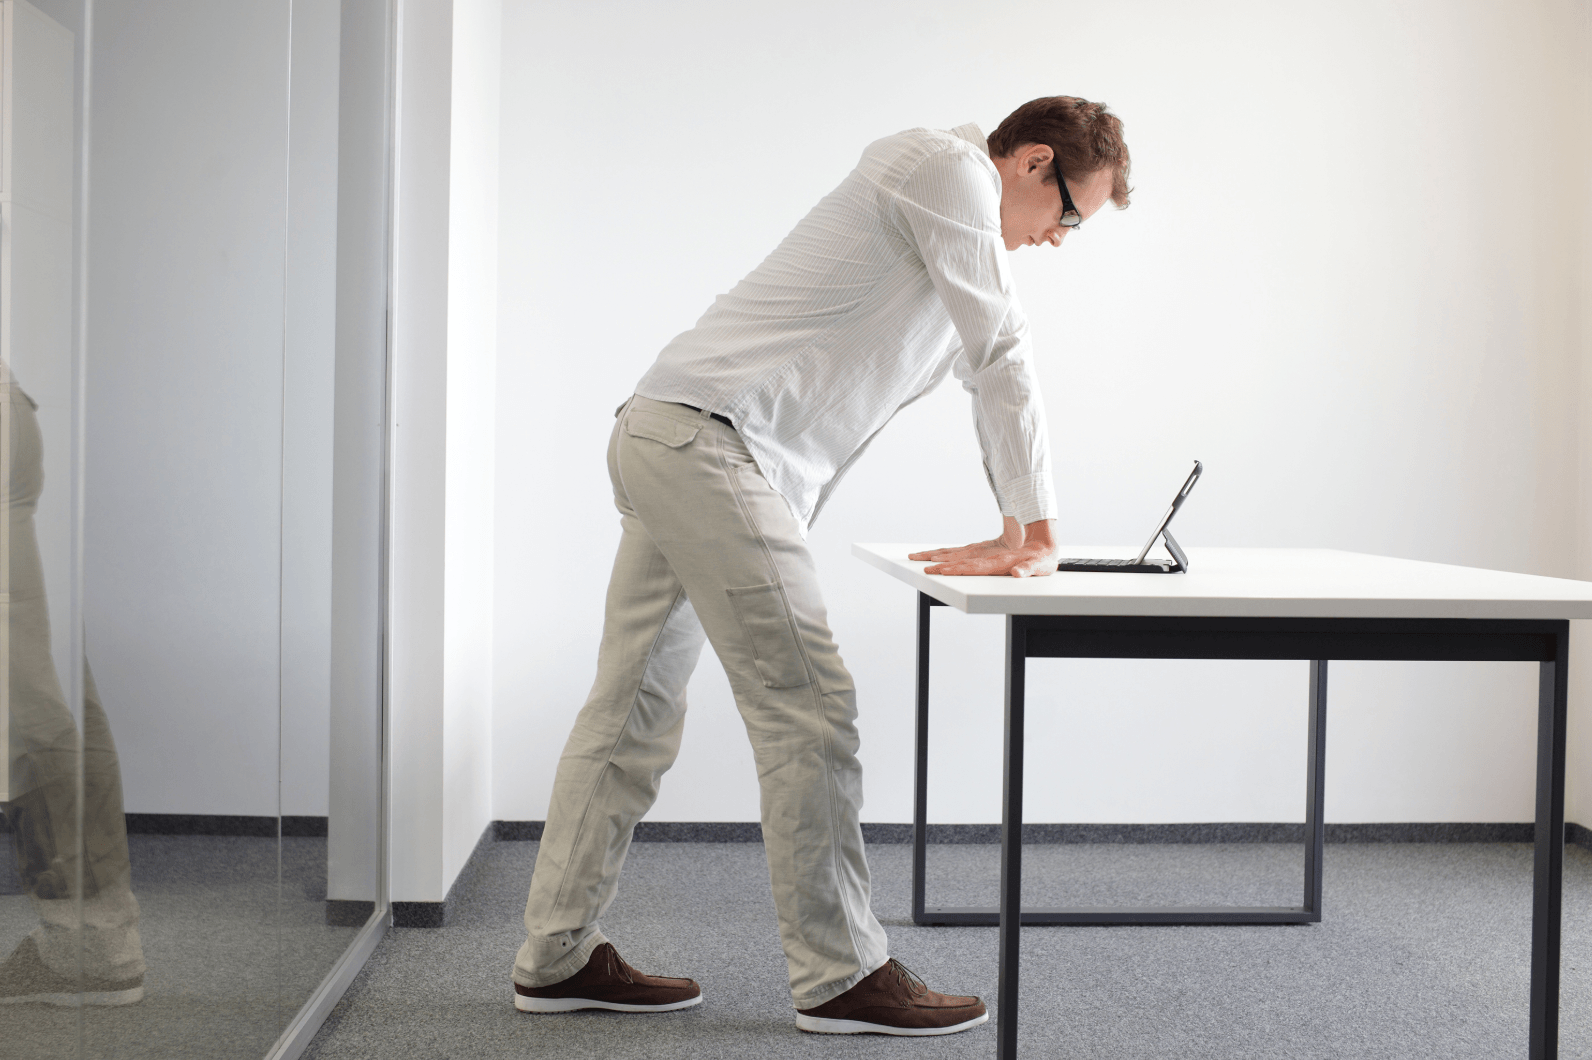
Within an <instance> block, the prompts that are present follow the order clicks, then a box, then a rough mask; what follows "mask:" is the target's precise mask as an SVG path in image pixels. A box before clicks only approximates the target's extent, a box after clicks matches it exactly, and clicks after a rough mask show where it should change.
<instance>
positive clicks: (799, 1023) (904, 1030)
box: [796, 1012, 989, 1038]
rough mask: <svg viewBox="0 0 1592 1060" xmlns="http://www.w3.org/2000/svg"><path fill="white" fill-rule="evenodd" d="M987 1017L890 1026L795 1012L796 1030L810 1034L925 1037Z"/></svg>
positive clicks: (959, 1028) (972, 1023)
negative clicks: (936, 1024) (943, 1024)
mask: <svg viewBox="0 0 1592 1060" xmlns="http://www.w3.org/2000/svg"><path fill="white" fill-rule="evenodd" d="M987 1019H989V1013H988V1012H986V1013H984V1014H983V1015H982V1016H979V1017H978V1018H977V1019H970V1020H968V1021H967V1022H966V1023H958V1024H956V1025H955V1026H952V1027H890V1026H886V1025H885V1024H883V1023H863V1022H862V1021H861V1020H826V1019H822V1018H820V1017H818V1016H804V1015H802V1014H801V1013H800V1012H798V1013H796V1027H797V1029H798V1030H804V1031H807V1032H808V1033H810V1034H899V1035H901V1036H902V1037H904V1038H926V1037H928V1036H929V1035H931V1034H955V1033H956V1032H957V1031H965V1030H967V1029H968V1028H969V1027H977V1026H978V1025H979V1024H980V1023H983V1022H984V1021H985V1020H987Z"/></svg>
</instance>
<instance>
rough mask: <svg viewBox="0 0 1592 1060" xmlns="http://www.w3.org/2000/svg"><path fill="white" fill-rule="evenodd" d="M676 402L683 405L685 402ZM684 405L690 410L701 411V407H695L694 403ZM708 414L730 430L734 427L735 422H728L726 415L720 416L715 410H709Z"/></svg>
mask: <svg viewBox="0 0 1592 1060" xmlns="http://www.w3.org/2000/svg"><path fill="white" fill-rule="evenodd" d="M678 404H681V405H685V402H683V401H681V402H678ZM685 407H686V408H688V409H690V410H691V411H692V412H701V411H702V410H701V409H699V408H697V407H696V406H695V405H685ZM708 415H709V416H712V417H713V418H714V419H716V420H718V421H719V422H720V423H722V424H724V426H726V427H728V428H730V430H732V431H733V430H734V429H735V424H733V423H731V422H730V418H729V417H728V416H720V415H719V414H718V413H717V412H710V413H708Z"/></svg>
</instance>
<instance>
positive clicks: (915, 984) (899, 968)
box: [890, 957, 929, 997]
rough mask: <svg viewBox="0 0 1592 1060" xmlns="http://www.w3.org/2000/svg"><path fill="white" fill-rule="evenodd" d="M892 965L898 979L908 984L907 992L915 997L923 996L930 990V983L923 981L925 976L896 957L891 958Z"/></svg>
mask: <svg viewBox="0 0 1592 1060" xmlns="http://www.w3.org/2000/svg"><path fill="white" fill-rule="evenodd" d="M890 967H891V968H892V969H893V970H894V971H895V974H896V979H897V980H898V981H900V982H902V983H904V984H906V988H907V992H908V993H910V994H912V995H913V996H914V997H922V996H923V995H924V994H927V993H928V992H929V984H928V983H925V982H924V981H923V977H922V976H920V975H919V974H918V973H917V972H914V971H913V970H912V969H911V968H908V967H907V966H906V965H904V964H902V963H901V962H900V961H898V960H896V959H895V958H894V957H891V958H890Z"/></svg>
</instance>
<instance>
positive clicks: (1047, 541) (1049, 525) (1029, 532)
mask: <svg viewBox="0 0 1592 1060" xmlns="http://www.w3.org/2000/svg"><path fill="white" fill-rule="evenodd" d="M1012 521H1013V522H1016V520H1015V519H1014V520H1012ZM1022 534H1023V536H1022V542H1023V547H1024V548H1030V549H1033V550H1034V551H1037V552H1054V551H1055V550H1056V520H1054V519H1039V520H1036V521H1034V522H1032V523H1028V524H1027V525H1025V526H1023V527H1022Z"/></svg>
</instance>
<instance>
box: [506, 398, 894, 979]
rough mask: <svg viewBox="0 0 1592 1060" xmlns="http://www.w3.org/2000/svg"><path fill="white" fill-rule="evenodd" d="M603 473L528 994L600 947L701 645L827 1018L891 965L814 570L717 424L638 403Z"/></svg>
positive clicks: (679, 722) (806, 971)
mask: <svg viewBox="0 0 1592 1060" xmlns="http://www.w3.org/2000/svg"><path fill="white" fill-rule="evenodd" d="M608 472H609V475H610V477H611V478H612V479H613V485H614V502H615V503H616V504H617V505H618V507H619V511H620V515H621V516H622V518H621V526H622V528H623V536H622V537H621V539H620V542H619V554H618V557H617V558H616V559H615V560H614V570H613V577H612V580H611V581H610V583H609V586H608V600H607V611H606V617H605V620H604V626H603V637H602V646H601V648H600V649H599V652H598V661H597V680H596V683H595V684H594V685H593V687H592V691H591V695H590V696H589V697H588V699H587V700H586V705H585V706H584V707H583V708H582V709H581V711H580V714H579V716H578V717H577V718H576V720H575V727H574V731H573V732H571V733H570V736H569V742H568V743H567V744H566V745H565V748H564V753H563V756H562V757H561V758H560V760H559V764H558V773H557V776H556V778H555V780H554V783H553V796H552V801H551V804H550V805H549V807H548V811H547V825H546V828H545V830H544V832H543V835H542V841H541V847H540V849H539V850H538V852H537V857H536V868H535V871H534V872H533V874H532V876H531V889H530V896H529V898H528V899H527V901H526V904H525V929H526V935H527V937H526V941H525V944H524V945H523V946H521V947H520V951H519V954H518V956H517V958H516V960H515V963H514V979H515V981H516V982H518V983H521V984H522V985H525V986H546V985H548V984H550V983H556V982H558V981H559V980H562V979H566V978H568V977H569V976H571V975H573V974H574V973H575V972H577V971H579V970H580V969H581V968H582V967H583V966H584V965H585V963H586V959H587V957H588V956H590V954H591V952H592V950H594V949H596V947H597V946H599V945H601V944H602V943H603V942H605V941H606V939H605V938H604V936H603V934H602V932H601V931H600V930H599V928H598V924H597V921H598V918H599V917H600V916H601V915H602V913H603V912H604V910H606V909H607V908H608V906H609V904H610V903H612V901H613V899H614V894H615V892H616V890H617V888H618V884H619V871H620V869H621V867H622V866H623V865H624V860H625V854H626V852H627V851H628V850H629V848H630V837H631V832H632V829H634V827H635V825H636V822H637V821H639V820H640V819H641V818H642V816H643V815H644V814H645V813H646V812H647V810H648V809H649V808H650V807H651V806H652V803H653V801H654V800H655V799H656V798H657V794H658V781H659V779H660V778H661V777H662V776H663V774H664V772H665V771H666V770H668V768H669V767H670V766H671V765H673V764H674V760H675V756H676V754H677V753H678V752H679V749H680V734H681V729H682V727H683V725H684V722H685V710H686V702H685V689H686V682H687V681H688V680H689V679H690V677H691V671H692V670H693V669H694V668H695V666H696V662H697V658H698V656H699V655H700V654H701V651H702V643H703V640H704V638H706V639H707V640H708V641H710V642H712V644H713V649H714V651H715V652H717V653H718V656H719V661H720V662H721V663H723V665H724V671H725V674H726V675H727V676H728V677H729V681H730V688H731V690H732V691H733V692H734V694H735V702H736V706H737V707H738V708H739V710H740V713H741V717H742V719H743V721H744V722H745V724H746V732H747V735H748V737H750V739H751V742H752V752H753V757H754V759H755V761H756V764H757V775H758V782H759V784H760V786H761V790H762V822H763V841H764V844H765V846H766V849H767V852H768V870H769V877H770V881H771V883H772V887H773V892H774V905H775V908H776V909H777V911H778V914H779V931H780V940H781V942H782V943H783V945H784V948H785V958H786V961H787V963H788V965H789V971H790V985H791V994H792V997H793V998H794V1001H795V1004H796V1007H797V1008H812V1007H814V1006H816V1005H821V1004H823V1003H824V1002H825V1001H828V1000H829V999H830V998H832V997H835V996H837V995H839V994H841V993H843V992H845V991H846V990H848V989H850V988H851V987H852V986H853V985H855V984H856V983H857V982H858V981H859V980H861V979H862V978H863V977H865V976H866V975H868V974H869V973H870V972H873V971H874V970H876V969H877V968H879V967H880V966H881V965H883V964H884V963H885V960H886V959H887V956H888V953H887V950H886V940H885V933H884V929H883V928H882V927H881V926H880V925H879V922H878V920H877V919H875V917H874V915H873V912H872V910H871V909H870V908H869V904H868V899H869V883H868V863H867V859H866V858H865V856H864V853H863V845H862V830H861V826H860V825H859V823H858V811H859V809H860V807H861V806H862V767H861V765H860V764H859V763H858V761H857V746H858V741H857V728H856V718H857V707H856V694H855V692H854V690H853V688H852V683H851V676H850V675H849V674H848V673H847V672H846V668H845V665H844V664H843V663H842V662H841V660H840V654H839V652H838V651H837V650H836V648H835V643H834V640H833V638H832V637H831V635H830V632H829V626H828V622H827V618H826V616H825V613H824V605H823V600H822V598H821V597H820V594H819V590H818V578H817V574H816V572H815V570H814V568H813V562H812V557H811V555H810V554H809V553H808V551H807V547H806V545H805V544H804V543H803V541H802V537H801V532H800V530H799V528H798V526H797V524H796V520H795V518H794V516H792V515H791V513H790V509H789V508H788V507H787V506H786V504H785V500H784V498H783V497H781V496H780V495H779V494H778V493H777V492H775V490H774V489H773V488H772V487H771V486H770V485H769V484H768V482H767V481H766V480H765V479H764V478H763V475H762V472H761V471H759V470H758V467H757V464H756V463H755V462H754V461H753V460H752V457H751V455H750V454H749V453H748V452H747V449H746V446H745V444H744V443H743V442H742V441H741V438H740V435H738V434H737V433H736V432H735V431H734V430H732V429H731V428H729V427H727V426H725V425H724V424H722V423H719V422H718V421H716V420H714V419H712V418H711V417H710V416H709V415H708V414H707V413H699V412H695V411H693V410H691V409H689V408H686V407H685V406H684V405H675V404H670V403H667V402H661V401H653V400H651V399H650V398H644V397H639V396H638V397H634V398H632V399H631V400H630V402H629V404H628V405H627V406H626V407H625V408H624V409H622V410H621V412H620V415H619V421H618V423H617V424H615V427H614V433H613V438H612V440H611V442H610V443H609V447H608Z"/></svg>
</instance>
